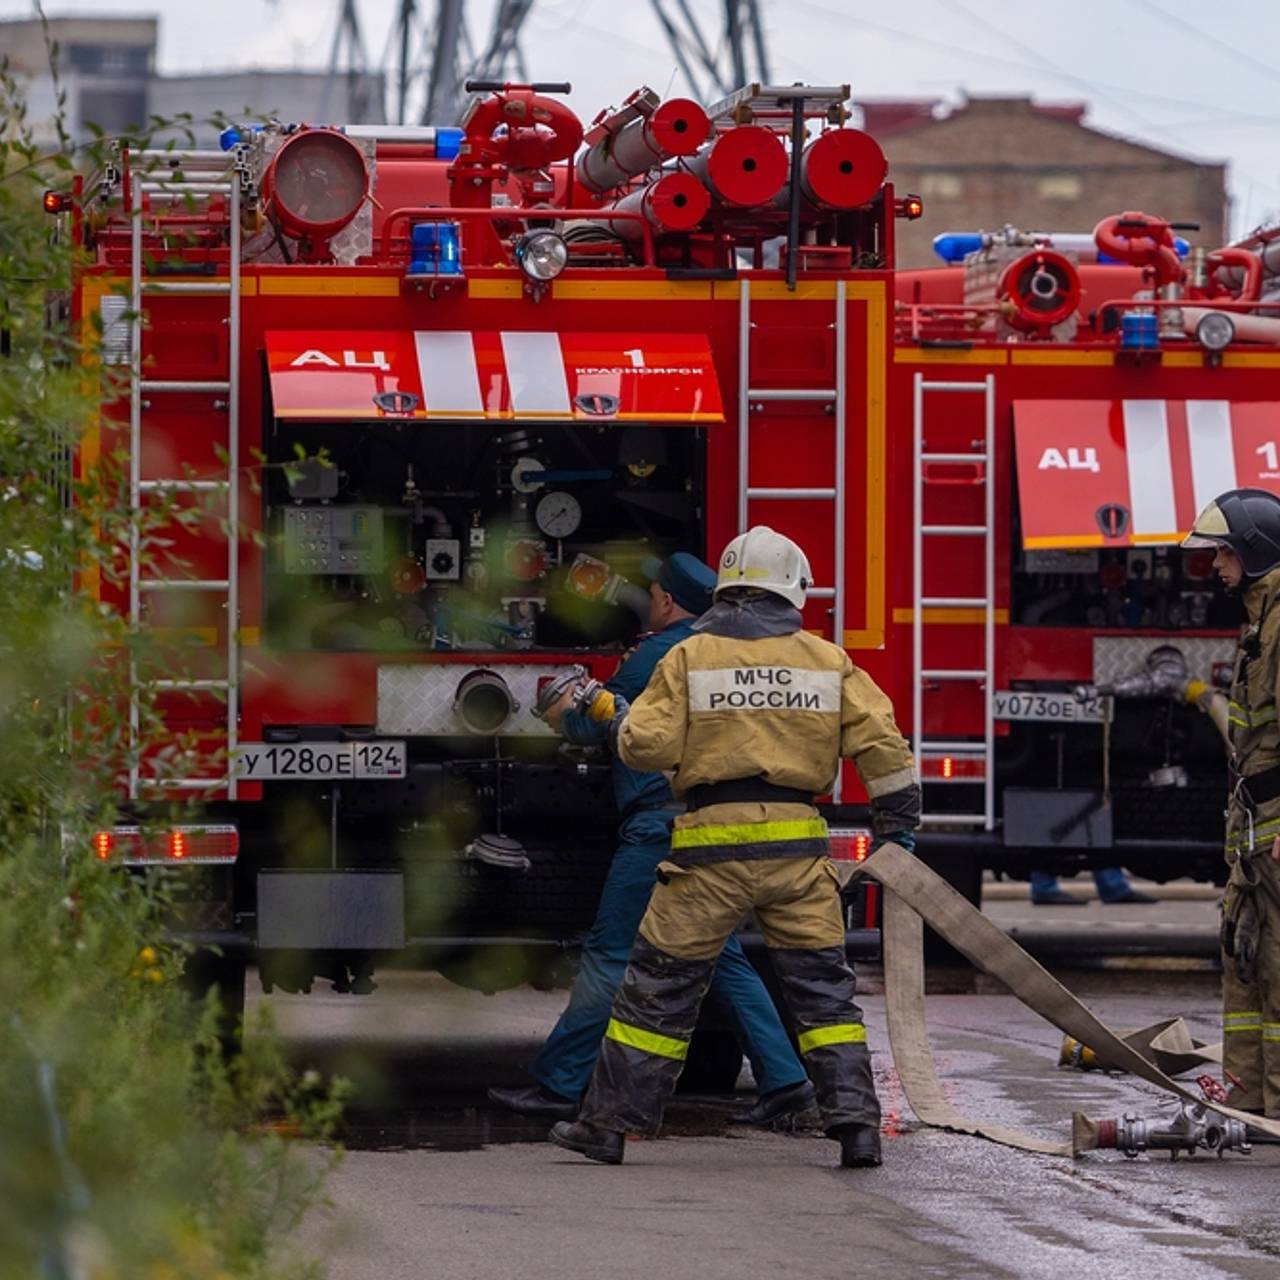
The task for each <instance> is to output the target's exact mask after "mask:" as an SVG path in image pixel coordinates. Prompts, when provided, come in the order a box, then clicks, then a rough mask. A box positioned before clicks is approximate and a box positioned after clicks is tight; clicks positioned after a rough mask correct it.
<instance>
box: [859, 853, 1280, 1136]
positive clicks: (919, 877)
mask: <svg viewBox="0 0 1280 1280" xmlns="http://www.w3.org/2000/svg"><path fill="white" fill-rule="evenodd" d="M854 874H855V875H867V876H870V877H871V878H872V879H874V880H876V881H877V882H878V883H879V884H881V885H882V886H883V887H884V889H885V895H884V896H885V902H884V985H885V1009H886V1015H887V1020H888V1026H889V1046H890V1049H891V1050H892V1052H893V1060H894V1065H895V1067H896V1068H897V1071H898V1077H899V1079H900V1080H901V1082H902V1091H903V1093H904V1094H905V1096H906V1099H907V1102H908V1103H909V1104H910V1106H911V1109H912V1110H913V1111H914V1112H915V1113H916V1115H917V1116H918V1117H919V1119H920V1120H921V1121H922V1122H923V1123H924V1124H926V1125H932V1126H934V1127H935V1128H940V1129H949V1130H951V1131H952V1132H954V1133H967V1134H972V1135H973V1136H975V1137H980V1138H987V1139H988V1140H990V1141H992V1142H998V1143H1001V1144H1003V1145H1005V1146H1009V1147H1016V1148H1017V1149H1018V1150H1020V1151H1034V1152H1040V1153H1042V1154H1045V1155H1056V1156H1078V1155H1081V1154H1083V1153H1084V1152H1086V1151H1092V1150H1097V1149H1099V1148H1101V1147H1104V1146H1114V1147H1116V1148H1118V1149H1120V1150H1123V1151H1125V1152H1126V1154H1130V1153H1131V1154H1135V1155H1136V1154H1137V1153H1138V1152H1139V1151H1141V1150H1146V1149H1147V1148H1150V1147H1164V1148H1166V1149H1169V1150H1187V1151H1189V1150H1194V1149H1196V1148H1197V1147H1200V1148H1202V1149H1209V1150H1217V1151H1219V1152H1221V1151H1223V1150H1227V1149H1235V1150H1241V1151H1243V1150H1247V1149H1248V1144H1247V1137H1246V1135H1247V1134H1248V1131H1249V1130H1254V1131H1255V1132H1257V1133H1259V1134H1265V1135H1268V1136H1269V1137H1271V1138H1274V1139H1278V1140H1280V1120H1271V1119H1265V1118H1263V1117H1261V1116H1255V1115H1251V1114H1249V1113H1247V1112H1243V1111H1237V1110H1235V1109H1234V1108H1232V1107H1229V1106H1227V1105H1226V1104H1225V1102H1222V1101H1221V1100H1219V1099H1220V1097H1221V1095H1217V1096H1216V1097H1202V1096H1200V1095H1197V1094H1196V1093H1193V1092H1192V1091H1191V1090H1190V1089H1188V1088H1187V1087H1186V1086H1184V1085H1182V1084H1179V1083H1178V1081H1176V1080H1173V1079H1171V1078H1170V1077H1169V1076H1168V1075H1166V1074H1165V1073H1164V1072H1163V1071H1161V1070H1160V1069H1159V1068H1158V1067H1156V1066H1155V1065H1154V1064H1153V1063H1152V1062H1150V1061H1149V1060H1148V1059H1147V1058H1145V1057H1144V1056H1143V1055H1142V1054H1141V1053H1140V1052H1139V1051H1138V1050H1137V1049H1136V1048H1135V1047H1134V1046H1133V1045H1132V1044H1130V1043H1128V1042H1127V1041H1126V1040H1125V1039H1123V1038H1122V1037H1121V1036H1119V1035H1117V1034H1116V1033H1115V1032H1114V1031H1112V1030H1111V1028H1109V1027H1108V1026H1106V1025H1105V1024H1104V1023H1103V1022H1102V1021H1101V1020H1100V1019H1099V1018H1098V1017H1097V1015H1096V1014H1094V1013H1093V1012H1092V1011H1091V1010H1090V1009H1089V1008H1088V1007H1087V1006H1085V1005H1084V1004H1082V1003H1081V1002H1080V1001H1079V1000H1077V999H1076V997H1075V996H1073V995H1072V994H1071V992H1070V991H1068V990H1067V989H1066V987H1064V986H1063V985H1062V984H1061V983H1060V982H1059V981H1058V980H1057V979H1056V978H1055V977H1053V975H1052V974H1050V973H1049V972H1048V970H1047V969H1045V968H1044V967H1043V966H1042V965H1040V964H1039V963H1038V962H1037V961H1035V960H1034V959H1033V958H1032V957H1031V956H1029V955H1028V954H1027V953H1026V952H1025V951H1024V950H1023V949H1022V948H1021V947H1020V946H1018V944H1017V943H1016V942H1014V941H1013V939H1011V938H1009V937H1008V936H1006V935H1005V933H1004V932H1003V931H1002V930H1001V929H1000V928H999V927H998V926H997V925H995V924H993V923H992V922H991V921H990V920H988V919H987V918H986V916H984V915H983V914H982V912H980V911H979V910H978V909H977V908H976V907H974V906H973V905H972V904H971V903H970V902H969V901H968V900H967V899H966V898H964V897H963V896H962V895H961V894H960V893H958V892H957V891H956V890H955V889H953V888H952V887H951V886H950V885H949V884H947V883H946V881H945V880H943V879H942V878H941V877H940V876H938V875H936V874H935V873H934V872H932V871H930V870H929V868H928V867H926V866H925V865H924V864H923V863H922V862H920V861H919V859H917V858H915V857H914V856H913V855H911V854H910V853H908V852H907V851H906V850H905V849H903V848H901V847H900V846H898V845H895V844H887V845H884V846H883V847H882V848H880V849H878V850H877V851H876V852H875V853H873V854H872V855H871V857H870V858H868V859H867V860H866V862H863V863H861V864H859V865H858V867H857V868H856V870H855V872H854ZM925 924H928V925H929V927H930V928H932V929H934V930H935V931H936V932H937V933H938V934H940V935H941V936H942V937H943V938H944V939H946V941H947V942H949V943H950V944H951V945H952V946H953V947H955V949H956V950H957V951H959V952H960V953H961V955H963V956H965V958H966V959H968V960H969V961H971V962H972V963H973V964H974V965H976V966H977V967H978V968H979V969H981V970H982V971H983V972H984V973H986V974H988V975H990V976H991V977H993V978H998V979H999V980H1000V981H1001V982H1003V983H1004V984H1005V986H1007V987H1008V988H1009V990H1010V991H1011V992H1012V993H1013V995H1015V996H1016V997H1017V998H1018V999H1019V1000H1020V1001H1021V1002H1022V1003H1023V1004H1025V1005H1026V1006H1027V1008H1029V1009H1031V1010H1032V1011H1033V1012H1034V1013H1037V1014H1039V1015H1040V1016H1041V1017H1042V1018H1045V1019H1046V1020H1048V1021H1049V1022H1051V1023H1053V1025H1054V1026H1056V1027H1057V1028H1058V1029H1059V1030H1060V1031H1062V1032H1063V1033H1064V1034H1066V1035H1068V1036H1070V1037H1072V1038H1074V1039H1075V1040H1078V1041H1079V1042H1080V1043H1081V1044H1086V1045H1089V1046H1090V1047H1091V1048H1092V1049H1093V1050H1094V1052H1095V1053H1096V1054H1097V1055H1098V1056H1099V1057H1100V1058H1102V1059H1104V1060H1105V1061H1106V1062H1107V1063H1109V1064H1110V1065H1111V1066H1112V1067H1113V1068H1114V1069H1117V1070H1123V1071H1128V1072H1131V1073H1132V1074H1133V1075H1135V1076H1137V1077H1138V1078H1139V1079H1141V1080H1145V1081H1147V1083H1149V1084H1153V1085H1156V1086H1157V1087H1158V1088H1161V1089H1164V1090H1166V1091H1167V1092H1169V1093H1171V1094H1173V1095H1174V1096H1175V1097H1177V1098H1178V1099H1179V1101H1180V1102H1181V1104H1182V1109H1181V1111H1180V1113H1179V1115H1178V1116H1177V1117H1176V1118H1175V1120H1174V1122H1173V1124H1171V1125H1168V1126H1166V1127H1164V1128H1156V1127H1154V1126H1152V1125H1150V1124H1149V1123H1148V1122H1144V1121H1141V1120H1139V1118H1138V1117H1136V1116H1129V1115H1126V1117H1125V1119H1124V1120H1123V1121H1121V1122H1111V1123H1112V1125H1113V1126H1114V1133H1113V1132H1111V1131H1110V1130H1109V1129H1108V1128H1107V1124H1108V1122H1105V1121H1103V1122H1099V1121H1095V1120H1091V1119H1090V1118H1089V1117H1087V1116H1084V1115H1082V1114H1081V1113H1079V1112H1076V1113H1075V1115H1074V1116H1073V1118H1072V1132H1071V1139H1070V1141H1060V1142H1054V1141H1051V1140H1049V1139H1045V1138H1037V1137H1035V1136H1033V1135H1031V1134H1026V1133H1021V1132H1019V1131H1018V1130H1016V1129H1011V1128H1009V1127H1007V1126H1005V1125H997V1124H987V1123H984V1122H982V1121H978V1120H973V1119H970V1118H968V1117H966V1116H965V1115H963V1114H962V1113H961V1112H960V1111H959V1110H958V1109H957V1108H956V1107H955V1105H954V1104H953V1103H952V1102H951V1101H950V1100H949V1099H948V1098H947V1096H946V1094H945V1093H944V1091H943V1088H942V1082H941V1080H940V1079H939V1077H938V1071H937V1066H936V1064H935V1062H934V1059H933V1052H932V1050H931V1049H930V1047H929V1034H928V1028H927V1026H926V1022H925V1001H924V929H923V926H924V925H925ZM1224 1122H1231V1123H1224ZM1233 1126H1234V1127H1233ZM1241 1126H1247V1128H1242V1127H1241ZM1122 1130H1123V1132H1122ZM1165 1135H1171V1136H1165Z"/></svg>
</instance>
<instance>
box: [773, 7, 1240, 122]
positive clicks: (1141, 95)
mask: <svg viewBox="0 0 1280 1280" xmlns="http://www.w3.org/2000/svg"><path fill="white" fill-rule="evenodd" d="M786 2H787V4H788V5H790V6H791V7H793V8H796V9H802V10H805V11H807V12H809V13H812V14H815V15H817V16H818V17H822V18H834V19H837V20H838V21H840V22H842V23H847V22H848V21H849V17H850V15H849V14H848V13H847V12H845V13H842V12H840V11H839V10H837V9H832V8H831V7H830V6H828V5H823V4H817V3H815V0H786ZM857 24H858V27H859V28H860V29H865V30H867V31H877V32H879V33H881V34H882V35H886V36H889V37H890V38H891V39H895V40H900V41H902V42H903V43H906V44H914V45H919V46H920V47H921V48H925V49H936V50H938V51H939V52H941V53H946V54H948V55H950V56H951V57H952V58H954V57H956V56H957V55H960V56H962V57H964V58H967V59H972V60H973V61H974V62H984V63H987V64H988V65H989V66H993V67H1004V68H1006V69H1009V70H1013V71H1018V72H1021V73H1022V74H1023V75H1025V74H1026V73H1027V72H1028V71H1034V70H1039V71H1040V72H1041V74H1044V68H1036V67H1034V66H1032V65H1031V64H1030V63H1028V62H1015V61H1014V60H1013V59H1012V58H1002V57H1000V56H999V55H998V54H991V53H982V52H980V51H979V50H977V49H969V48H966V47H964V46H963V45H957V44H956V43H955V42H954V41H952V40H942V39H934V38H932V37H930V36H926V35H921V34H920V33H919V32H918V31H905V30H903V29H902V28H901V27H892V26H889V25H888V24H887V23H883V22H876V21H874V20H873V19H868V18H864V17H863V16H862V15H861V14H859V15H858V17H857ZM1050 74H1052V75H1053V76H1054V77H1055V78H1059V79H1061V78H1063V73H1059V72H1056V71H1055V72H1052V73H1050ZM1075 79H1076V80H1077V82H1078V83H1079V84H1081V85H1083V86H1084V87H1085V88H1087V89H1088V90H1089V92H1090V93H1094V94H1098V95H1099V96H1101V94H1102V93H1114V94H1119V95H1121V96H1123V97H1127V98H1133V99H1137V100H1142V101H1146V102H1150V103H1152V104H1159V105H1162V106H1167V107H1177V108H1179V109H1182V110H1185V109H1186V108H1188V107H1191V108H1194V109H1196V110H1200V111H1206V112H1218V113H1220V114H1225V115H1230V114H1231V110H1232V109H1231V108H1230V107H1224V106H1222V105H1221V104H1219V103H1212V102H1195V101H1191V100H1189V99H1187V98H1171V97H1166V96H1165V95H1163V94H1158V93H1148V92H1147V91H1146V90H1143V89H1135V88H1133V87H1132V86H1130V85H1115V84H1108V83H1106V82H1104V81H1100V80H1085V79H1082V78H1079V77H1075ZM1125 110H1126V111H1128V108H1125Z"/></svg>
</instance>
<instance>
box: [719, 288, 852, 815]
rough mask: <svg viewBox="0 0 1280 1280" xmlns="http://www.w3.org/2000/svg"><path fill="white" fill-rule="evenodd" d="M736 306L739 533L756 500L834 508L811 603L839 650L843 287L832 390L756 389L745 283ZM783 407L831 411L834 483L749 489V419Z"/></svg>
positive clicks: (835, 793) (836, 795)
mask: <svg viewBox="0 0 1280 1280" xmlns="http://www.w3.org/2000/svg"><path fill="white" fill-rule="evenodd" d="M739 290H740V292H739V295H738V297H739V301H738V532H739V533H745V532H746V530H747V529H748V528H749V527H750V520H749V510H750V505H751V502H752V501H753V500H754V499H769V500H783V501H787V502H830V503H832V504H833V506H834V526H835V528H834V534H833V536H834V539H835V543H834V551H835V554H834V558H833V564H834V566H835V581H834V584H833V585H832V586H829V587H810V588H809V592H808V595H809V599H811V600H813V599H817V600H830V601H831V602H832V606H831V618H832V624H831V625H832V639H833V640H834V642H835V643H836V644H838V645H841V646H843V643H844V601H845V591H844V578H845V573H844V541H845V539H844V532H845V454H846V443H845V406H846V390H847V382H848V379H847V374H846V359H845V340H846V324H847V311H846V307H845V282H844V281H843V280H837V281H836V298H835V318H834V320H833V321H832V328H833V329H834V330H835V377H834V383H835V385H834V386H829V387H755V386H753V385H752V381H753V379H752V376H751V329H752V324H753V321H752V319H751V282H750V281H749V280H747V279H745V278H743V279H742V280H741V282H740V284H739ZM779 401H787V402H791V403H795V402H799V401H816V402H818V403H824V404H828V405H830V406H831V420H832V422H833V423H834V424H835V442H834V457H833V461H832V466H833V469H834V471H833V476H832V483H831V484H830V485H827V486H822V487H817V488H813V487H807V486H803V487H802V486H794V485H793V486H786V487H783V488H776V487H767V486H765V487H762V486H760V485H753V484H751V483H750V475H751V415H752V411H753V409H754V410H755V411H756V413H757V414H761V413H764V412H767V408H766V406H768V405H769V404H771V403H777V402H779ZM840 792H841V786H840V778H839V776H837V777H836V783H835V786H834V787H833V788H832V791H831V799H832V802H833V803H835V804H839V803H840Z"/></svg>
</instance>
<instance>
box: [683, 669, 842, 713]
mask: <svg viewBox="0 0 1280 1280" xmlns="http://www.w3.org/2000/svg"><path fill="white" fill-rule="evenodd" d="M840 682H841V675H840V672H838V671H812V670H809V669H808V668H804V667H721V668H719V669H717V670H713V671H690V672H689V710H690V711H695V712H696V711H819V712H824V713H828V714H835V715H839V713H840Z"/></svg>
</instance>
